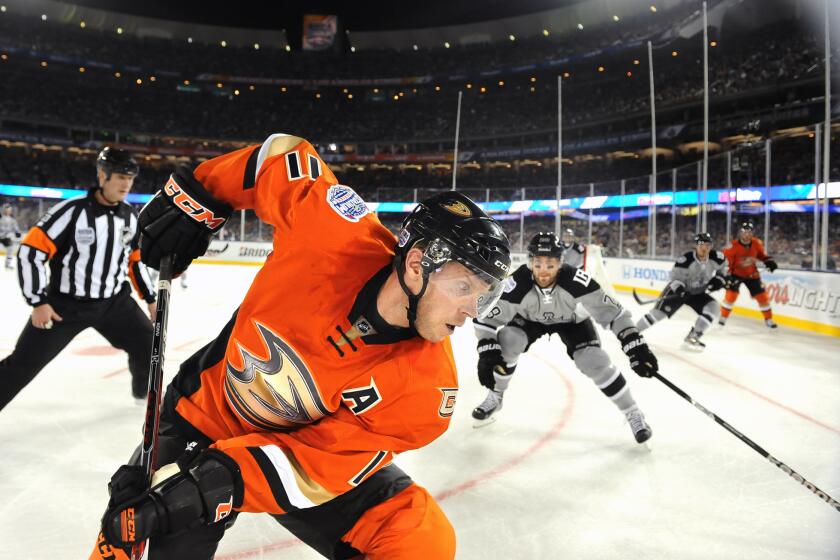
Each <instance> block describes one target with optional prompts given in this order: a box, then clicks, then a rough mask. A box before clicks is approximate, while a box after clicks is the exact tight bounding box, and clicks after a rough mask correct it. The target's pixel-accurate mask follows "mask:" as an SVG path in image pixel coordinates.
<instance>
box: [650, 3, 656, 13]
mask: <svg viewBox="0 0 840 560" xmlns="http://www.w3.org/2000/svg"><path fill="white" fill-rule="evenodd" d="M650 11H651V12H653V13H656V6H654V5H652V4H651V6H650Z"/></svg>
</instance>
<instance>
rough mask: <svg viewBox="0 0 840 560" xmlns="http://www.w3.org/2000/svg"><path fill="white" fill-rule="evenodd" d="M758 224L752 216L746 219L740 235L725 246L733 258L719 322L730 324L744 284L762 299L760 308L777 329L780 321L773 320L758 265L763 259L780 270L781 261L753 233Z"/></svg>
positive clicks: (756, 299) (769, 267)
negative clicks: (730, 316) (765, 248)
mask: <svg viewBox="0 0 840 560" xmlns="http://www.w3.org/2000/svg"><path fill="white" fill-rule="evenodd" d="M754 227H755V226H754V224H753V223H752V220H745V221H744V222H742V223H741V228H740V229H739V230H738V237H736V238H735V239H733V240H732V245H730V246H729V247H727V248H726V249H724V250H723V255H724V256H725V257H726V260H727V261H729V276H727V279H726V295H725V296H724V298H723V302H722V303H721V304H720V308H721V309H720V319H718V323H719V324H720V325H724V324H726V320H727V319H728V318H729V314H730V313H732V306H734V305H735V300H736V299H738V290H739V289H740V287H741V284H744V285H745V286H746V287H747V289H748V290H749V291H750V295H751V296H752V297H753V298H754V299H755V301H757V302H758V308H759V309H760V310H761V314H762V315H763V316H764V323H765V324H766V325H767V326H768V327H770V328H771V329H775V328H776V327H777V325H776V321H774V320H773V310H772V309H771V308H770V300H769V298H768V297H767V292H766V291H764V282H762V281H761V275H760V274H759V273H758V268H757V267H756V266H755V265H756V263H757V262H758V261H761V262H763V263H764V266H766V267H767V270H769V271H770V272H773V271H774V270H776V268H778V266H779V265H777V264H776V261H774V260H773V258H772V257H770V256H768V255H767V253H766V252H765V251H764V244H763V243H762V242H761V240H760V239H756V238H754V237H753V229H754Z"/></svg>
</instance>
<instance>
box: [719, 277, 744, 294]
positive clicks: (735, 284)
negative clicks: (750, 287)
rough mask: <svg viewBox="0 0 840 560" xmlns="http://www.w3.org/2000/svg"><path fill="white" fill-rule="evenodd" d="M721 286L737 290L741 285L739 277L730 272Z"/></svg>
mask: <svg viewBox="0 0 840 560" xmlns="http://www.w3.org/2000/svg"><path fill="white" fill-rule="evenodd" d="M723 287H724V288H726V289H727V290H732V291H735V292H737V291H738V288H740V287H741V280H740V279H739V278H737V277H736V276H734V275H732V274H730V275H729V276H727V277H726V278H725V279H724V285H723Z"/></svg>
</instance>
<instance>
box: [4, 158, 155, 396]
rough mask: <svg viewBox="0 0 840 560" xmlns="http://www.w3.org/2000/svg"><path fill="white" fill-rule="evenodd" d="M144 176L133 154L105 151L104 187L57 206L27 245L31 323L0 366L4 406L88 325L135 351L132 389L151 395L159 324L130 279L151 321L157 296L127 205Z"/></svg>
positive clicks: (99, 168) (22, 260)
mask: <svg viewBox="0 0 840 560" xmlns="http://www.w3.org/2000/svg"><path fill="white" fill-rule="evenodd" d="M137 171H138V167H137V162H136V161H134V158H132V157H131V155H130V154H129V153H128V152H126V151H123V150H116V149H113V148H104V149H103V150H102V151H101V152H100V154H99V156H98V158H97V160H96V172H97V180H98V182H99V186H98V187H97V188H93V189H91V190H90V191H89V192H88V194H87V195H84V196H80V197H76V198H71V199H68V200H65V201H64V202H61V203H59V204H57V205H55V206H54V207H53V208H51V209H50V210H49V212H47V213H46V214H44V216H43V217H42V218H41V220H40V221H39V222H38V223H37V224H36V225H35V227H33V228H32V229H31V230H29V233H27V234H26V237H24V239H23V241H22V242H21V247H20V250H19V251H18V278H19V280H20V286H21V290H22V291H23V297H24V298H25V299H26V302H27V303H28V304H29V305H31V306H32V318H31V320H30V321H29V322H27V324H26V326H25V327H24V328H23V331H22V332H21V334H20V337H19V338H18V341H17V344H16V345H15V349H14V351H13V352H12V353H11V354H10V355H9V356H7V357H6V358H5V359H4V360H3V361H0V409H2V408H3V407H5V406H6V405H7V404H8V403H9V402H10V401H11V400H12V399H13V398H14V397H15V395H17V394H18V392H20V391H21V390H22V389H23V388H24V387H25V386H26V385H27V384H28V383H29V382H30V381H32V379H34V378H35V376H36V375H38V372H40V371H41V370H42V369H43V368H44V367H45V366H46V365H47V364H48V363H50V362H51V361H52V359H53V358H55V357H56V356H57V355H58V353H59V352H61V350H62V349H63V348H64V347H65V346H67V345H68V344H69V343H70V341H71V340H73V338H75V337H76V335H78V334H79V333H80V332H82V331H83V330H85V329H87V328H88V327H92V328H94V329H96V331H97V332H99V334H101V335H102V336H103V337H105V340H107V341H108V342H110V343H111V345H112V346H114V347H115V348H119V349H120V350H125V351H126V353H128V369H129V371H130V373H131V392H132V394H133V395H134V397H135V399H138V400H139V399H143V398H145V396H146V392H147V390H148V379H149V359H150V348H151V346H150V345H151V340H152V324H151V321H150V319H149V317H146V316H145V315H144V314H143V312H142V311H141V310H140V308H139V307H138V305H137V304H136V303H135V301H134V300H133V299H132V298H131V289H130V288H129V287H128V280H129V279H130V280H131V282H132V283H133V284H134V287H135V289H136V291H137V293H138V295H139V296H140V297H141V298H143V299H144V300H145V301H146V303H147V304H148V309H149V315H150V317H154V314H155V294H154V292H153V290H152V286H151V283H150V282H149V279H148V276H147V274H146V267H145V266H144V265H143V264H142V263H141V262H140V249H139V240H140V230H139V229H138V228H137V216H136V214H135V213H134V209H132V208H131V206H129V205H128V204H127V203H126V202H125V198H126V197H127V196H128V193H129V191H130V190H131V186H132V184H133V183H134V178H135V177H136V176H137Z"/></svg>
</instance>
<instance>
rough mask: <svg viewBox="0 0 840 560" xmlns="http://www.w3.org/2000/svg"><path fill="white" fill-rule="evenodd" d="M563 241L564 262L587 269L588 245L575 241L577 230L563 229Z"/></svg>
mask: <svg viewBox="0 0 840 560" xmlns="http://www.w3.org/2000/svg"><path fill="white" fill-rule="evenodd" d="M562 242H563V264H567V265H569V266H573V267H575V268H583V269H586V247H584V246H583V245H581V244H580V243H578V242H577V241H575V232H574V231H573V230H572V229H570V228H567V229H565V230H563V236H562Z"/></svg>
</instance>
